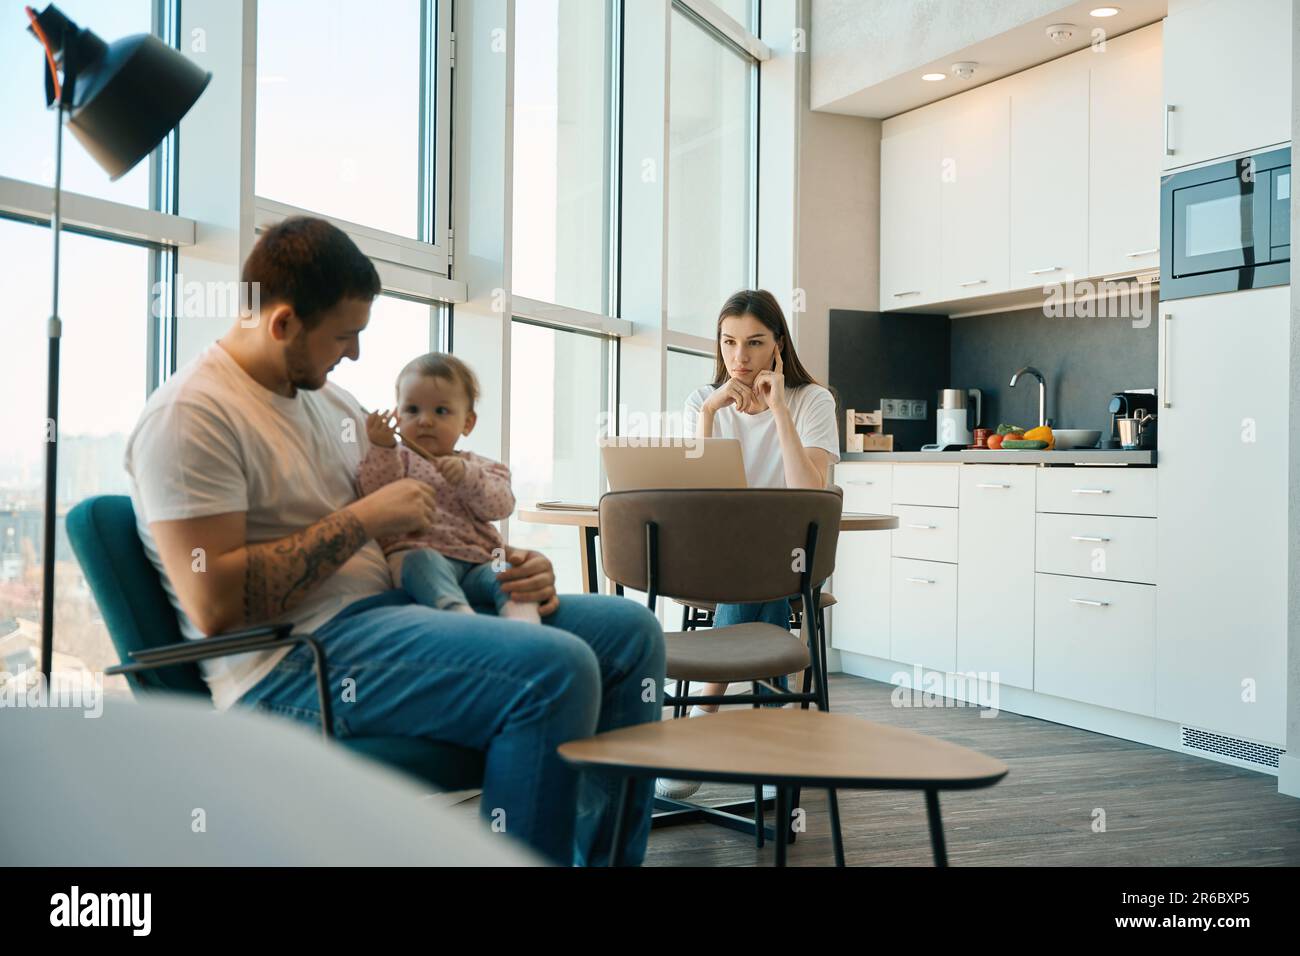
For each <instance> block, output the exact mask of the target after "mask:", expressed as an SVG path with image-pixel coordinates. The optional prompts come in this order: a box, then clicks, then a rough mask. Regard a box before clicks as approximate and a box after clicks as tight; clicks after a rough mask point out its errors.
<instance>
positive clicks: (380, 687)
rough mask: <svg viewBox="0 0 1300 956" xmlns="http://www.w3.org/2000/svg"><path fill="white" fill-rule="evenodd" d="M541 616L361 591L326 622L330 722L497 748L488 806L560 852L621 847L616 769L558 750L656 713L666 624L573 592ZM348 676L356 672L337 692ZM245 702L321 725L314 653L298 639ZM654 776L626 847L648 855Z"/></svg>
mask: <svg viewBox="0 0 1300 956" xmlns="http://www.w3.org/2000/svg"><path fill="white" fill-rule="evenodd" d="M544 620H545V623H544V624H528V623H523V622H519V621H504V620H498V619H497V618H496V617H495V616H494V615H492V614H491V613H490V612H486V613H482V614H475V615H466V614H456V613H453V612H449V611H437V610H434V609H433V608H428V607H424V606H422V605H420V604H415V603H413V602H412V601H411V598H410V596H409V595H407V594H406V593H405V592H404V591H401V590H392V591H386V592H384V593H382V594H376V595H374V596H372V597H368V598H363V599H362V600H360V601H356V602H354V603H352V604H350V605H348V606H347V607H346V608H344V609H343V610H342V611H340V612H339V613H338V614H336V615H335V616H334V617H333V618H331V619H330V620H329V621H328V622H326V623H325V624H324V625H323V626H321V627H320V628H319V629H318V630H317V631H316V632H315V637H316V639H317V640H318V641H319V642H320V643H321V645H322V647H323V648H324V650H325V654H326V658H327V660H328V670H329V686H330V687H331V688H334V692H335V694H336V695H338V696H336V697H335V699H334V725H335V732H336V733H337V734H338V736H340V737H346V736H352V735H362V734H364V735H376V736H380V735H383V736H387V735H392V736H401V737H427V738H429V739H432V740H440V741H447V742H449V743H455V744H460V745H462V746H465V747H472V748H474V749H478V750H484V751H486V752H487V761H486V763H487V766H486V770H485V772H484V778H483V796H482V798H481V814H482V816H483V817H484V818H488V819H494V820H500V819H502V817H501V813H502V812H504V822H505V830H506V832H507V833H509V834H511V835H513V836H514V837H516V838H517V839H520V840H522V841H523V842H524V843H526V844H528V845H529V846H531V847H532V848H533V849H535V850H537V851H538V852H540V853H541V854H543V855H544V856H546V857H548V858H549V859H551V860H552V861H555V862H557V863H562V864H568V863H571V862H575V863H577V864H578V865H588V864H590V865H601V864H605V863H608V861H609V860H610V858H611V851H612V849H613V847H612V841H613V823H614V811H615V810H616V808H617V794H618V787H617V781H616V780H615V779H614V778H612V777H610V776H606V775H599V774H586V773H579V772H578V771H576V770H574V769H573V768H571V767H570V766H569V765H568V764H566V763H565V762H564V761H563V760H561V759H560V757H559V756H558V755H557V754H556V752H555V748H556V747H557V746H559V745H560V744H562V743H564V742H565V741H568V740H577V739H581V738H583V737H589V736H591V735H592V734H595V733H600V732H603V731H606V730H613V729H615V728H617V727H627V726H630V725H633V724H641V723H647V722H649V721H653V720H658V719H659V714H660V708H661V706H662V701H661V700H660V699H659V697H658V694H657V690H656V689H657V688H658V687H661V686H662V685H663V680H664V639H663V631H662V629H661V628H660V626H659V622H658V620H657V619H656V618H655V616H654V615H653V614H651V613H650V612H649V611H647V610H646V609H645V608H644V607H642V606H640V605H639V604H637V603H635V602H633V601H629V600H627V599H625V598H619V597H609V596H603V595H595V594H582V595H564V596H563V597H561V599H560V606H559V608H558V609H556V611H555V612H554V613H553V614H551V615H550V616H549V617H547V618H545V619H544ZM344 678H352V680H353V681H355V684H354V685H351V686H352V689H353V691H354V693H351V694H349V695H348V696H349V698H352V699H350V700H346V701H345V700H343V699H341V695H339V691H340V689H341V686H342V681H343V680H344ZM239 704H240V705H242V706H249V707H253V708H255V709H258V710H262V711H266V712H270V713H275V714H280V715H283V716H287V717H292V718H295V719H298V720H302V721H307V722H314V723H316V724H317V725H319V723H320V711H319V707H318V704H317V697H316V688H315V678H314V672H313V669H312V658H311V655H310V653H309V652H308V648H306V647H297V648H295V649H294V650H292V651H290V652H289V654H287V655H286V656H285V657H284V659H283V660H281V661H280V662H279V663H278V664H277V665H276V667H275V669H274V670H273V671H271V673H270V674H268V675H267V676H266V677H265V678H263V679H262V680H261V681H259V682H258V683H257V685H256V686H254V687H253V688H252V689H251V690H249V691H248V692H247V693H246V694H244V696H243V697H242V698H240V701H239ZM652 787H653V782H652V781H651V780H649V779H644V780H635V781H633V784H632V794H631V802H630V804H629V815H628V816H627V818H626V819H625V822H624V834H625V836H624V838H623V841H622V849H621V859H622V861H623V862H624V863H627V864H638V863H640V862H641V860H642V859H643V858H644V856H645V847H646V841H647V839H648V837H649V833H650V810H651V805H652Z"/></svg>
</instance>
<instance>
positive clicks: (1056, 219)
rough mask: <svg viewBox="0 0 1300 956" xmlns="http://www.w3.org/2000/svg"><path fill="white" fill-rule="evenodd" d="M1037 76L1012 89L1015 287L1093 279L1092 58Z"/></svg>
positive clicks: (1067, 60)
mask: <svg viewBox="0 0 1300 956" xmlns="http://www.w3.org/2000/svg"><path fill="white" fill-rule="evenodd" d="M1031 72H1032V82H1031V81H1030V78H1029V76H1022V77H1021V78H1020V80H1021V81H1020V82H1018V83H1016V84H1014V85H1013V86H1012V87H1011V152H1010V163H1011V196H1010V207H1011V227H1010V231H1011V264H1010V269H1011V274H1010V288H1013V289H1021V288H1028V287H1030V286H1045V285H1055V284H1059V283H1064V282H1068V281H1071V280H1073V279H1080V278H1083V277H1084V276H1086V275H1088V61H1087V60H1080V59H1079V58H1078V57H1064V58H1062V59H1060V60H1056V61H1054V62H1052V63H1048V64H1045V65H1044V66H1041V67H1038V68H1037V69H1035V70H1033V71H1031ZM1153 209H1154V210H1156V211H1158V210H1159V203H1158V201H1157V204H1156V205H1155V206H1154V207H1153ZM970 221H971V222H976V221H978V220H970ZM970 228H971V231H974V227H970Z"/></svg>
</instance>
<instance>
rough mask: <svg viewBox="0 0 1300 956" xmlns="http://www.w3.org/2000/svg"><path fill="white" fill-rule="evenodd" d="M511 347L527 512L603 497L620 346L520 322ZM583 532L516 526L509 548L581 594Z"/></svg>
mask: <svg viewBox="0 0 1300 956" xmlns="http://www.w3.org/2000/svg"><path fill="white" fill-rule="evenodd" d="M511 324H512V329H511V345H510V468H511V473H512V477H513V479H514V490H515V497H516V498H517V499H518V502H519V507H520V508H531V507H533V506H534V505H535V504H536V503H537V502H539V501H547V500H551V499H560V500H565V501H581V502H587V503H590V504H595V502H596V499H597V498H598V497H600V492H601V490H602V487H601V478H600V449H599V447H598V445H597V440H598V438H599V437H600V435H601V432H602V429H603V427H604V425H605V422H606V420H607V419H606V417H605V416H606V415H607V414H608V410H609V393H610V379H609V372H610V366H611V364H612V362H611V356H612V353H613V348H614V345H613V341H612V340H611V339H609V338H607V337H605V336H599V335H588V334H585V333H581V332H570V331H565V330H560V329H552V328H547V327H545V326H539V325H531V324H529V323H525V322H518V321H516V322H513V323H511ZM578 542H579V537H578V533H577V531H576V529H574V528H571V527H557V526H554V525H540V524H529V523H527V522H523V521H519V520H515V521H512V522H511V523H510V543H511V544H512V545H515V546H517V547H524V548H533V549H536V550H538V551H542V552H544V553H545V554H546V555H547V557H549V558H550V559H551V563H552V564H553V565H554V566H555V574H556V586H557V588H558V589H559V590H560V592H561V593H564V592H575V591H580V590H582V587H581V584H582V581H581V566H582V565H581V555H580V553H579V543H578Z"/></svg>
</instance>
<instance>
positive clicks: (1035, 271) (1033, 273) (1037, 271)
mask: <svg viewBox="0 0 1300 956" xmlns="http://www.w3.org/2000/svg"><path fill="white" fill-rule="evenodd" d="M1060 268H1061V267H1060V266H1048V267H1047V268H1046V269H1030V270H1029V274H1030V275H1031V276H1040V275H1042V274H1043V273H1044V272H1056V271H1057V270H1058V269H1060Z"/></svg>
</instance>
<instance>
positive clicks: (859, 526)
mask: <svg viewBox="0 0 1300 956" xmlns="http://www.w3.org/2000/svg"><path fill="white" fill-rule="evenodd" d="M518 517H519V520H520V521H529V522H532V523H533V524H558V525H569V526H571V527H575V528H596V527H599V525H600V516H599V513H598V512H597V511H596V509H595V508H591V509H584V510H582V511H569V510H560V509H554V510H552V509H549V508H539V509H534V510H531V511H520V512H519V513H518ZM897 527H898V517H897V516H895V515H873V514H848V513H845V514H843V515H841V516H840V530H841V531H891V530H893V529H894V528H897Z"/></svg>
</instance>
